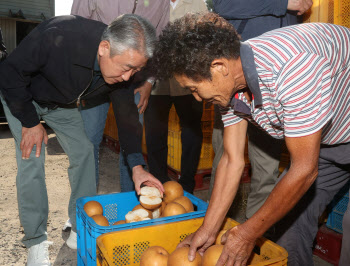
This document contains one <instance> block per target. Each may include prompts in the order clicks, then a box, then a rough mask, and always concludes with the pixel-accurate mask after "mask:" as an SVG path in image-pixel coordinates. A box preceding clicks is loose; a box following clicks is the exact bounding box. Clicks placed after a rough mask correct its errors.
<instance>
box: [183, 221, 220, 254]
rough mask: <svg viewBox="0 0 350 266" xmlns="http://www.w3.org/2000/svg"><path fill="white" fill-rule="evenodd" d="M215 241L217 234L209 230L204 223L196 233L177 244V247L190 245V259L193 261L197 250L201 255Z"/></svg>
mask: <svg viewBox="0 0 350 266" xmlns="http://www.w3.org/2000/svg"><path fill="white" fill-rule="evenodd" d="M214 242H215V234H213V232H209V231H208V230H206V229H205V227H204V226H203V225H202V226H201V227H200V228H199V229H198V230H197V231H196V232H195V233H193V234H191V235H189V236H187V237H186V238H185V239H184V241H182V242H181V243H180V244H178V245H177V248H181V247H186V246H189V247H190V250H189V253H188V260H189V261H193V260H194V258H195V256H196V251H197V249H198V252H199V254H200V255H201V256H203V254H204V252H205V251H206V250H207V249H208V248H209V247H210V246H211V245H212V244H213V243H214Z"/></svg>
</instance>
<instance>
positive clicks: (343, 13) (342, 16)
mask: <svg viewBox="0 0 350 266" xmlns="http://www.w3.org/2000/svg"><path fill="white" fill-rule="evenodd" d="M334 24H338V25H342V26H345V27H348V28H350V0H337V1H334Z"/></svg>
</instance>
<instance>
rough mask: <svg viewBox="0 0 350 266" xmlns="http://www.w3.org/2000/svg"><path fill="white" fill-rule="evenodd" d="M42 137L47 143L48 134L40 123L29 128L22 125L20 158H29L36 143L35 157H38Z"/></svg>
mask: <svg viewBox="0 0 350 266" xmlns="http://www.w3.org/2000/svg"><path fill="white" fill-rule="evenodd" d="M43 139H44V143H45V144H47V140H48V136H47V133H46V130H45V128H44V127H43V126H42V125H41V124H40V123H39V124H38V125H36V126H35V127H31V128H27V127H22V141H21V145H20V148H21V150H22V159H24V160H26V159H29V157H30V153H31V152H32V150H33V147H34V145H36V152H35V157H39V156H40V152H41V145H42V143H43Z"/></svg>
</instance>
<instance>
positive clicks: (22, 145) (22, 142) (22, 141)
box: [19, 139, 24, 158]
mask: <svg viewBox="0 0 350 266" xmlns="http://www.w3.org/2000/svg"><path fill="white" fill-rule="evenodd" d="M19 147H20V149H21V151H22V158H23V147H24V139H22V140H21V144H20V145H19Z"/></svg>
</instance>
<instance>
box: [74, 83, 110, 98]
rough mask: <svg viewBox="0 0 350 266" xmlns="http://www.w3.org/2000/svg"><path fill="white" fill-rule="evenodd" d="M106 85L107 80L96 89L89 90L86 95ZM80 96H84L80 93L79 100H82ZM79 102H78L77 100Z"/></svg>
mask: <svg viewBox="0 0 350 266" xmlns="http://www.w3.org/2000/svg"><path fill="white" fill-rule="evenodd" d="M104 85H106V82H103V83H102V84H101V85H100V86H98V87H97V88H96V89H94V90H92V91H89V92H88V93H87V94H85V95H84V96H87V95H89V94H91V93H93V92H95V91H97V90H98V89H99V88H101V87H102V86H104ZM80 96H82V95H81V94H80V95H79V98H78V100H79V102H80ZM77 103H78V102H77Z"/></svg>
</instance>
